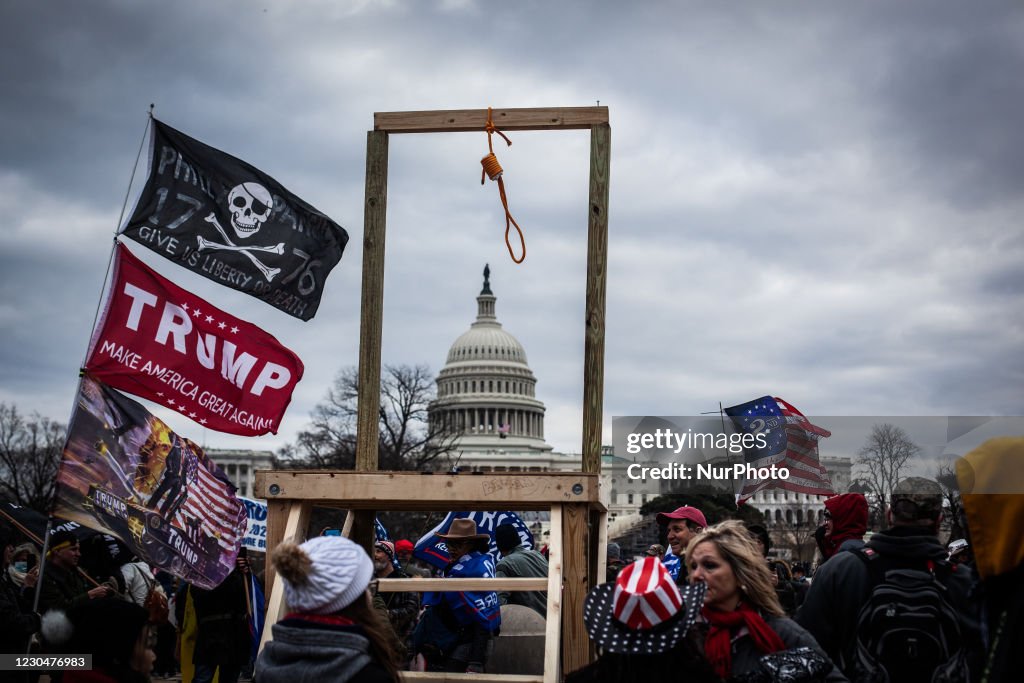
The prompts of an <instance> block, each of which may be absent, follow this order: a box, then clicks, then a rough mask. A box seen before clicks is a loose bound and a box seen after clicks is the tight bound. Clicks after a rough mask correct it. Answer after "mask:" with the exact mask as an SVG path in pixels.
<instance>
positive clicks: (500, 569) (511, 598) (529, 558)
mask: <svg viewBox="0 0 1024 683" xmlns="http://www.w3.org/2000/svg"><path fill="white" fill-rule="evenodd" d="M494 575H495V576H496V577H498V578H513V579H531V578H545V577H547V575H548V561H547V559H545V557H544V556H543V555H541V554H540V553H539V552H537V551H536V550H527V549H526V548H524V547H523V546H521V545H517V546H516V547H515V548H513V549H512V550H510V551H509V552H508V554H507V555H502V557H501V560H500V561H499V562H498V564H497V566H496V567H495V568H494ZM498 599H499V600H501V604H503V605H508V604H512V605H524V606H526V607H529V608H530V609H532V610H533V611H535V612H537V613H538V614H539V615H541V616H542V617H545V618H546V617H547V613H548V594H547V591H515V592H513V591H505V592H500V591H499V592H498Z"/></svg>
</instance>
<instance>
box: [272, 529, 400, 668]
mask: <svg viewBox="0 0 1024 683" xmlns="http://www.w3.org/2000/svg"><path fill="white" fill-rule="evenodd" d="M271 561H272V562H273V563H274V568H275V569H276V570H277V572H278V574H279V575H280V576H281V578H282V579H284V597H285V602H286V603H287V605H288V608H289V610H291V612H289V613H288V614H287V615H286V616H285V618H284V619H282V620H281V621H279V622H277V623H276V624H274V625H273V627H272V629H273V634H274V639H273V640H272V641H270V642H268V643H267V644H266V645H265V646H264V648H263V651H262V652H261V653H260V656H259V658H258V659H257V660H256V672H255V679H256V680H258V681H259V682H260V683H297V682H300V681H323V682H324V683H341V682H342V681H353V682H356V683H378V682H380V683H383V682H384V681H395V682H397V681H398V657H397V655H396V654H395V652H394V650H393V649H392V647H391V640H390V636H389V633H390V630H389V629H390V627H389V626H388V625H387V624H386V623H384V622H383V621H382V620H381V617H380V616H379V615H378V614H377V612H376V610H374V608H373V605H372V603H371V598H370V593H369V592H368V591H367V588H368V587H369V586H370V582H371V580H372V579H373V562H372V561H371V560H370V556H369V555H367V554H366V551H365V550H363V549H362V547H360V546H359V545H357V544H355V543H353V542H352V541H350V540H348V539H347V538H343V537H341V536H318V537H317V538H312V539H310V540H308V541H306V542H305V543H303V544H302V545H296V544H294V543H282V544H281V545H279V546H278V547H277V549H276V550H275V551H274V553H273V556H272V558H271Z"/></svg>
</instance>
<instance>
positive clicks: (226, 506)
mask: <svg viewBox="0 0 1024 683" xmlns="http://www.w3.org/2000/svg"><path fill="white" fill-rule="evenodd" d="M179 438H180V437H179ZM181 443H182V450H183V455H182V457H183V458H184V459H185V467H186V474H185V481H186V482H187V486H186V491H187V493H186V497H185V501H184V503H182V505H181V507H180V508H179V509H178V511H177V513H176V514H175V520H176V521H177V522H178V525H179V526H181V528H183V529H186V530H189V529H191V530H194V533H196V534H197V535H198V536H199V537H200V538H194V539H193V540H195V541H197V542H198V541H200V540H201V536H203V535H206V536H211V537H213V538H216V539H217V543H218V544H219V545H220V547H221V548H223V549H224V550H225V551H226V552H237V551H238V546H239V542H240V540H239V539H241V537H242V535H244V533H245V527H246V517H247V515H246V511H245V506H244V505H242V504H241V502H239V500H238V498H237V497H236V496H235V487H234V486H233V485H232V484H231V483H230V482H229V481H228V479H227V477H226V476H225V475H224V472H223V471H222V470H221V469H220V467H218V466H217V465H216V464H214V462H213V461H211V460H210V459H209V458H208V457H207V455H206V454H205V453H204V452H203V451H202V449H201V448H199V446H197V445H196V444H194V443H192V442H191V441H189V440H188V439H181ZM189 520H191V523H190V522H189ZM196 522H198V525H197V524H196Z"/></svg>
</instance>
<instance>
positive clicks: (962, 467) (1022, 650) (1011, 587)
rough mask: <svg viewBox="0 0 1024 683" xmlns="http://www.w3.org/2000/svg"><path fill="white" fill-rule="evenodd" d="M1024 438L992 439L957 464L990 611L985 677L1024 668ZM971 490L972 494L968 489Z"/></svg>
mask: <svg viewBox="0 0 1024 683" xmlns="http://www.w3.org/2000/svg"><path fill="white" fill-rule="evenodd" d="M1022 454H1024V437H1001V438H997V439H990V440H988V441H986V442H985V443H983V444H982V445H981V446H979V447H978V448H976V449H974V450H973V451H971V452H970V453H968V454H967V455H966V456H965V457H964V458H963V460H962V461H960V462H958V463H957V481H958V483H959V484H960V490H961V491H964V493H963V495H962V500H963V505H964V512H965V513H966V515H967V523H968V527H969V529H970V536H971V547H972V548H973V549H974V559H975V566H976V567H977V570H978V575H980V579H981V582H980V585H977V586H976V587H975V593H976V595H977V596H978V597H979V598H980V600H981V602H982V604H983V606H984V607H983V609H984V612H983V614H982V625H983V634H984V646H983V651H982V657H981V660H982V661H981V665H980V666H979V667H978V668H979V669H980V670H981V672H982V675H983V677H982V679H981V680H982V681H984V682H986V683H987V682H988V681H1009V680H1019V679H1020V677H1021V672H1022V671H1024V628H1021V623H1022V622H1024V543H1021V532H1020V528H1021V521H1022V520H1024V495H1022V493H1024V468H1021V466H1020V462H1021V455H1022ZM968 491H970V492H971V493H967V492H968Z"/></svg>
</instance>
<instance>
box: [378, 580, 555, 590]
mask: <svg viewBox="0 0 1024 683" xmlns="http://www.w3.org/2000/svg"><path fill="white" fill-rule="evenodd" d="M547 589H548V580H547V579H546V578H544V579H521V578H503V577H498V578H494V579H381V580H380V582H379V583H378V584H377V590H378V591H380V592H381V593H401V592H403V591H409V592H412V593H422V592H423V591H512V592H517V591H546V590H547Z"/></svg>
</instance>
